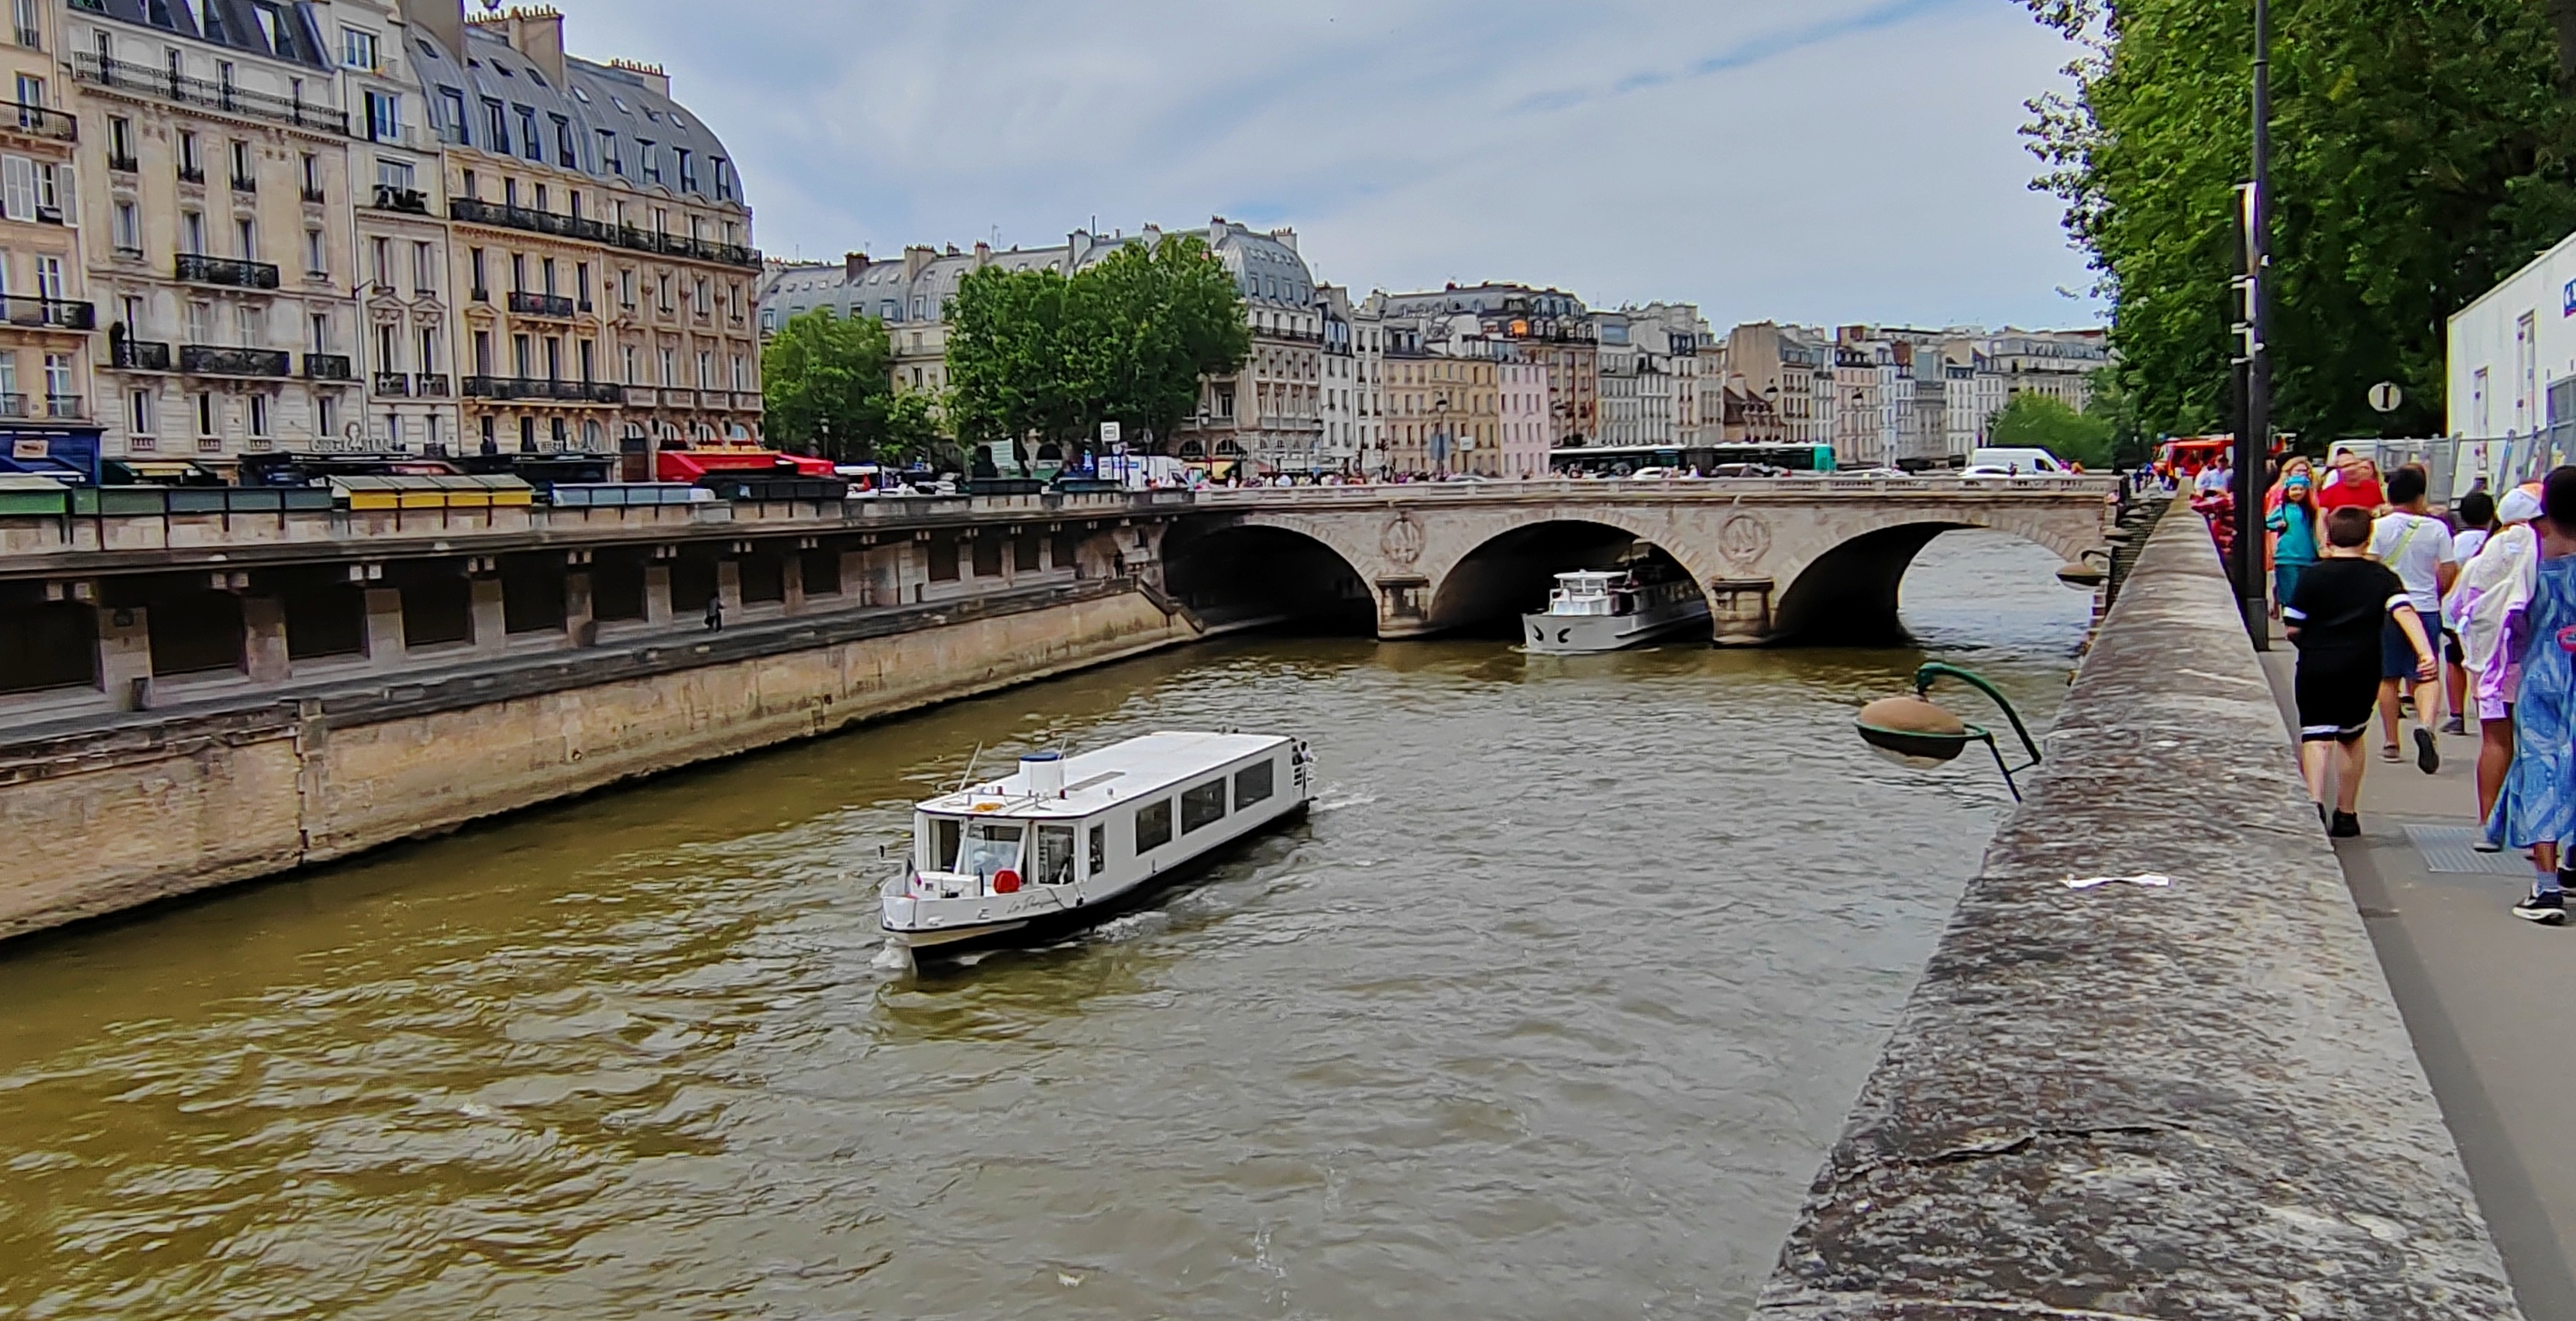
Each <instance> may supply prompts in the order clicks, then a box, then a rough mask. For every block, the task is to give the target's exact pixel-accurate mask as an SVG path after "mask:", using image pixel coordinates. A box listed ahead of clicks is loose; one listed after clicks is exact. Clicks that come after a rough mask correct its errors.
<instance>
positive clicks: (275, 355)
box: [179, 344, 294, 377]
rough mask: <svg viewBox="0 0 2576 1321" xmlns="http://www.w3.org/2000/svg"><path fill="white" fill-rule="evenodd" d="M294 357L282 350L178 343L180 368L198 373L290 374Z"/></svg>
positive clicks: (234, 374)
mask: <svg viewBox="0 0 2576 1321" xmlns="http://www.w3.org/2000/svg"><path fill="white" fill-rule="evenodd" d="M291 356H292V355H290V354H288V353H287V352H286V351H285V350H283V349H236V348H224V347H220V346H217V345H213V344H183V345H180V346H179V370H181V371H183V372H192V373H195V374H197V375H199V376H280V377H282V376H291V375H293V374H294V373H293V372H292V371H291V370H290V368H291V366H292V363H291V362H290V361H289V359H290V357H291Z"/></svg>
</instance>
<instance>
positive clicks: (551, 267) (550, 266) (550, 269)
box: [537, 257, 555, 293]
mask: <svg viewBox="0 0 2576 1321" xmlns="http://www.w3.org/2000/svg"><path fill="white" fill-rule="evenodd" d="M537 275H538V278H539V279H540V280H542V281H544V283H545V291H546V292H547V293H553V292H554V291H555V259H554V258H552V257H548V258H546V259H545V260H544V261H542V262H540V263H538V267H537Z"/></svg>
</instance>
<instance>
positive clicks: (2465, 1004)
mask: <svg viewBox="0 0 2576 1321" xmlns="http://www.w3.org/2000/svg"><path fill="white" fill-rule="evenodd" d="M2295 658H2296V653H2295V652H2293V651H2292V650H2291V649H2290V648H2289V646H2288V644H2286V643H2282V644H2278V645H2277V647H2276V649H2275V650H2273V651H2271V652H2269V653H2267V654H2266V655H2265V656H2264V657H2263V669H2264V672H2265V673H2266V674H2267V675H2268V676H2269V677H2270V678H2271V680H2272V689H2273V693H2274V696H2275V697H2276V699H2277V700H2278V701H2279V702H2280V704H2281V707H2282V710H2283V712H2284V719H2285V722H2286V723H2288V724H2290V725H2292V726H2295V723H2296V722H2295V721H2288V720H2287V713H2288V712H2289V710H2290V677H2291V674H2292V670H2293V667H2294V665H2295ZM2378 737H2379V736H2378V731H2377V729H2376V728H2375V727H2374V729H2373V730H2372V733H2371V735H2370V739H2371V741H2372V742H2373V743H2374V744H2375V743H2376V742H2377V741H2378ZM2441 745H2442V769H2441V771H2440V772H2439V773H2438V774H2435V775H2430V776H2427V775H2424V774H2421V773H2420V772H2418V771H2417V770H2416V769H2415V765H2414V761H2413V758H2412V757H2411V755H2410V756H2409V758H2408V760H2407V761H2405V762H2404V763H2402V764H2390V763H2388V762H2382V761H2377V760H2373V762H2372V763H2371V767H2370V771H2369V773H2368V774H2367V775H2365V776H2363V777H2362V782H2361V826H2362V835H2361V838H2359V839H2345V840H2337V841H2335V843H2334V849H2335V854H2336V857H2337V859H2338V860H2339V861H2341V863H2342V864H2343V874H2344V879H2345V880H2346V881H2347V882H2349V883H2350V885H2351V888H2352V897H2353V902H2354V903H2355V904H2356V905H2357V906H2358V907H2359V909H2360V912H2361V915H2362V918H2363V919H2364V921H2365V922H2366V924H2367V925H2368V927H2369V929H2370V934H2371V939H2372V941H2373V942H2374V943H2375V944H2376V945H2377V946H2378V949H2379V961H2380V965H2381V966H2382V967H2383V968H2385V969H2386V970H2387V973H2388V983H2389V987H2390V989H2391V990H2393V991H2395V992H2396V995H2397V1004H2398V1007H2399V1008H2400V1009H2402V1010H2403V1011H2405V1015H2406V1026H2407V1028H2408V1029H2409V1031H2410V1032H2411V1033H2412V1034H2413V1036H2414V1039H2415V1046H2416V1052H2417V1054H2418V1055H2419V1056H2420V1057H2421V1058H2422V1060H2423V1062H2424V1071H2425V1073H2426V1074H2428V1075H2430V1077H2431V1078H2432V1082H2433V1092H2434V1095H2435V1096H2437V1097H2439V1098H2440V1100H2441V1103H2442V1114H2443V1117H2444V1118H2445V1119H2446V1120H2448V1121H2449V1123H2450V1128H2451V1132H2452V1135H2453V1136H2454V1137H2455V1138H2456V1139H2457V1140H2458V1142H2459V1144H2460V1156H2461V1158H2462V1159H2463V1160H2464V1161H2465V1162H2466V1163H2467V1166H2468V1171H2469V1179H2470V1182H2471V1183H2472V1184H2473V1185H2474V1186H2475V1187H2476V1189H2477V1194H2478V1203H2479V1205H2480V1206H2482V1207H2484V1208H2485V1210H2486V1215H2487V1222H2488V1225H2489V1226H2490V1228H2492V1229H2493V1230H2494V1232H2495V1240H2496V1246H2497V1247H2498V1248H2500V1249H2502V1250H2503V1253H2504V1261H2505V1267H2506V1269H2507V1271H2508V1272H2509V1273H2510V1274H2511V1275H2512V1277H2513V1287H2514V1293H2515V1294H2516V1295H2517V1296H2518V1297H2519V1298H2520V1299H2521V1300H2522V1308H2523V1311H2524V1313H2525V1314H2526V1315H2529V1316H2533V1317H2576V1277H2571V1275H2570V1273H2569V1267H2568V1261H2569V1259H2570V1255H2571V1253H2572V1252H2576V1124H2571V1123H2569V1122H2568V1117H2567V1115H2568V1103H2569V1099H2570V1098H2571V1097H2576V1061H2571V1060H2570V1059H2569V1058H2568V1055H2567V1052H2566V1051H2564V1050H2562V1049H2559V1048H2557V1047H2556V1045H2555V1044H2554V1043H2555V1038H2556V1035H2557V1033H2556V1029H2555V1027H2554V1026H2553V1025H2554V1024H2555V1022H2556V1019H2557V1013H2558V1011H2559V1009H2560V1008H2561V1007H2563V1006H2566V1005H2570V1004H2576V929H2570V928H2560V929H2556V930H2551V929H2547V928H2539V927H2533V926H2531V925H2529V924H2528V923H2524V922H2520V921H2516V920H2515V919H2514V918H2512V917H2511V916H2510V915H2508V914H2507V913H2506V912H2505V909H2506V908H2507V907H2509V906H2510V905H2511V904H2512V903H2513V901H2514V900H2516V899H2518V898H2520V897H2521V896H2522V893H2523V891H2524V890H2525V889H2526V888H2528V886H2529V884H2530V880H2531V872H2530V864H2529V862H2527V861H2526V860H2525V859H2524V858H2523V856H2522V855H2521V854H2520V853H2515V852H2508V853H2474V852H2471V851H2470V850H2469V847H2468V841H2469V839H2470V837H2471V831H2473V830H2474V829H2475V827H2476V818H2477V785H2476V780H2475V778H2474V776H2473V773H2472V767H2473V765H2474V760H2475V758H2476V756H2477V748H2478V741H2477V739H2476V738H2474V737H2461V736H2457V735H2446V736H2444V737H2443V739H2442V741H2441Z"/></svg>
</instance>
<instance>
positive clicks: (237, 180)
mask: <svg viewBox="0 0 2576 1321" xmlns="http://www.w3.org/2000/svg"><path fill="white" fill-rule="evenodd" d="M258 178H259V176H258V173H257V171H256V170H255V169H254V168H253V167H252V165H251V159H250V144H249V143H247V142H242V141H240V140H238V139H236V140H235V141H234V143H233V187H235V188H240V189H243V190H245V191H247V190H249V189H251V188H254V187H256V186H257V184H258Z"/></svg>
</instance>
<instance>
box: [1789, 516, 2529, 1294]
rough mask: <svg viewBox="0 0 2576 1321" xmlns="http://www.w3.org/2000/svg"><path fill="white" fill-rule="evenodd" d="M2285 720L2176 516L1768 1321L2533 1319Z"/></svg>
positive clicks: (2212, 566) (1879, 1086)
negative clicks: (2348, 885) (2524, 1315)
mask: <svg viewBox="0 0 2576 1321" xmlns="http://www.w3.org/2000/svg"><path fill="white" fill-rule="evenodd" d="M2287 743H2288V740H2287V735H2286V731H2285V730H2284V729H2283V727H2282V722H2281V717H2280V714H2279V711H2278V709H2277V708H2276V707H2275V705H2274V703H2273V699H2272V695H2271V692H2270V689H2269V687H2268V686H2267V685H2266V683H2265V681H2264V677H2263V674H2262V672H2261V670H2260V668H2259V667H2258V664H2257V661H2256V658H2255V656H2254V653H2253V650H2252V648H2251V647H2250V645H2248V643H2247V641H2246V638H2245V635H2244V631H2243V628H2242V626H2241V625H2240V624H2239V622H2238V616H2237V613H2236V607H2235V603H2234V602H2233V600H2231V599H2230V596H2229V594H2228V589H2227V584H2226V582H2225V581H2224V579H2223V578H2222V576H2221V574H2220V571H2219V568H2218V564H2217V561H2216V557H2215V556H2214V555H2213V554H2212V552H2211V548H2210V542H2209V538H2208V534H2207V532H2206V531H2205V530H2204V529H2203V527H2202V524H2201V520H2200V519H2199V518H2198V517H2197V516H2196V515H2193V514H2191V513H2190V512H2189V511H2187V510H2181V511H2178V512H2175V513H2173V514H2171V515H2170V516H2169V517H2167V518H2166V519H2164V520H2163V522H2162V523H2161V524H2160V526H2159V527H2158V530H2157V531H2156V532H2155V533H2154V535H2153V536H2152V537H2151V538H2150V540H2149V543H2148V545H2147V547H2146V549H2145V551H2144V553H2143V554H2142V555H2141V556H2140V558H2139V560H2138V563H2137V566H2136V569H2135V571H2134V574H2133V576H2131V577H2130V578H2129V579H2128V580H2127V582H2126V584H2125V585H2124V588H2123V591H2122V594H2121V596H2120V599H2119V603H2118V605H2117V607H2116V608H2115V609H2114V610H2113V611H2112V612H2111V614H2110V616H2109V617H2108V619H2107V620H2106V621H2105V622H2104V625H2103V627H2102V629H2101V631H2100V634H2099V636H2098V637H2097V639H2096V640H2095V642H2094V644H2093V648H2092V651H2091V653H2090V655H2089V656H2088V658H2087V660H2086V662H2085V665H2084V668H2083V671H2082V673H2081V675H2080V676H2079V677H2078V679H2077V680H2076V684H2075V687H2074V690H2073V691H2072V692H2071V693H2070V694H2069V695H2068V698H2067V701H2066V703H2065V705H2064V707H2063V708H2062V710H2061V712H2060V714H2059V717H2058V723H2057V727H2056V729H2055V731H2054V732H2053V733H2052V734H2051V735H2050V737H2049V740H2048V756H2049V760H2048V763H2047V766H2046V767H2045V769H2044V771H2043V772H2042V773H2041V774H2040V775H2039V776H2038V777H2037V779H2036V780H2035V782H2034V783H2033V784H2032V786H2031V793H2030V797H2029V800H2028V801H2027V802H2026V803H2024V804H2023V805H2022V806H2021V807H2020V808H2018V809H2017V810H2015V811H2014V812H2013V813H2012V814H2011V815H2010V816H2009V817H2008V818H2007V819H2006V820H2005V821H2004V823H2003V825H2002V827H2001V829H2000V830H1999V831H1998V832H1997V834H1996V837H1995V841H1994V844H1993V846H1992V848H1991V849H1990V850H1989V852H1988V853H1987V856H1986V862H1985V867H1984V870H1983V871H1982V873H1981V874H1980V875H1979V876H1978V877H1977V879H1976V880H1975V881H1974V882H1973V883H1971V885H1970V886H1969V888H1968V891H1967V893H1966V895H1965V897H1964V898H1963V899H1962V900H1961V901H1960V905H1959V909H1958V911H1957V913H1956V915H1955V916H1954V917H1953V918H1952V920H1951V923H1950V926H1949V929H1948V930H1947V932H1945V933H1944V935H1943V937H1942V940H1941V943H1940V946H1939V948H1938V949H1937V951H1936V952H1935V953H1934V955H1933V957H1932V960H1931V963H1930V965H1929V967H1928V968H1927V969H1926V971H1925V973H1924V976H1923V980H1922V982H1921V984H1920V985H1919V986H1918V987H1917V988H1916V990H1915V992H1914V994H1913V996H1912V998H1911V1000H1910V1001H1909V1002H1908V1004H1907V1006H1906V1009H1905V1012H1904V1014H1903V1017H1902V1018H1901V1020H1900V1021H1899V1023H1898V1025H1897V1027H1896V1030H1895V1032H1894V1034H1893V1036H1892V1038H1891V1039H1890V1041H1889V1043H1888V1045H1887V1048H1886V1051H1885V1053H1884V1055H1883V1056H1882V1057H1881V1059H1880V1060H1879V1062H1878V1065H1877V1067H1876V1069H1875V1070H1874V1071H1873V1072H1872V1074H1871V1075H1870V1077H1869V1080H1868V1081H1867V1083H1866V1084H1865V1085H1864V1086H1863V1089H1862V1092H1861V1096H1860V1099H1859V1102H1858V1103H1857V1105H1856V1107H1855V1108H1854V1110H1853V1112H1852V1114H1851V1116H1850V1118H1849V1120H1848V1121H1847V1124H1846V1127H1845V1129H1844V1132H1843V1135H1842V1138H1841V1140H1840V1141H1839V1142H1838V1143H1837V1144H1836V1145H1835V1147H1834V1150H1833V1153H1832V1155H1831V1156H1830V1157H1829V1158H1828V1160H1827V1162H1826V1164H1825V1167H1824V1169H1823V1171H1822V1172H1821V1173H1820V1174H1819V1175H1818V1177H1817V1180H1816V1183H1815V1185H1814V1188H1813V1189H1812V1191H1811V1192H1810V1195H1809V1199H1808V1201H1807V1204H1806V1206H1805V1208H1804V1210H1803V1211H1802V1213H1801V1215H1800V1217H1799V1221H1798V1224H1797V1226H1796V1228H1795V1229H1794V1230H1793V1231H1792V1232H1791V1234H1790V1236H1789V1238H1788V1241H1787V1243H1786V1245H1785V1246H1784V1247H1783V1249H1782V1251H1781V1255H1780V1260H1779V1264H1778V1267H1777V1269H1776V1272H1775V1273H1774V1275H1773V1276H1772V1279H1771V1281H1770V1283H1769V1285H1768V1287H1766V1288H1765V1290H1764V1291H1763V1294H1762V1298H1761V1302H1760V1304H1759V1306H1758V1307H1757V1308H1756V1310H1755V1313H1754V1315H1755V1317H1756V1318H1759V1319H1761V1321H1825V1319H1827V1318H1832V1319H1833V1321H1860V1319H1862V1318H1871V1319H1874V1321H1876V1319H1884V1321H1895V1319H1896V1318H1904V1319H1905V1321H1970V1319H1971V1318H1974V1319H1975V1321H2008V1319H2012V1318H2029V1319H2031V1321H2036V1319H2037V1318H2043V1317H2045V1318H2054V1319H2057V1321H2064V1319H2066V1318H2077V1317H2082V1318H2094V1319H2095V1321H2133V1319H2136V1318H2148V1317H2155V1318H2171V1319H2172V1321H2257V1319H2258V1318H2259V1319H2260V1321H2279V1319H2280V1318H2288V1317H2305V1318H2309V1319H2310V1321H2318V1319H2320V1318H2327V1317H2336V1318H2356V1319H2357V1318H2380V1317H2386V1318H2400V1317H2404V1318H2414V1317H2443V1318H2513V1317H2519V1316H2520V1315H2521V1312H2520V1310H2519V1309H2518V1308H2517V1306H2516V1304H2515V1301H2514V1297H2513V1293H2512V1290H2511V1288H2510V1286H2509V1284H2508V1282H2507V1280H2506V1277H2505V1272H2504V1267H2503V1264H2502V1261H2501V1260H2500V1258H2499V1257H2498V1255H2497V1252H2496V1249H2495V1246H2494V1244H2493V1242H2492V1241H2491V1240H2490V1238H2489V1236H2488V1232H2487V1226H2486V1222H2485V1219H2484V1218H2483V1216H2482V1215H2481V1213H2480V1211H2479V1208H2478V1205H2477V1202H2476V1200H2475V1197H2474V1196H2473V1194H2472V1192H2471V1189H2470V1186H2469V1182H2468V1178H2467V1175H2466V1174H2465V1173H2464V1172H2463V1169H2462V1166H2461V1163H2460V1158H2459V1154H2458V1151H2457V1149H2456V1148H2455V1147H2454V1145H2453V1143H2452V1139H2451V1134H2450V1131H2449V1130H2448V1129H2447V1128H2446V1127H2445V1126H2444V1124H2443V1120H2442V1114H2441V1111H2440V1109H2439V1108H2438V1106H2437V1105H2436V1103H2435V1101H2434V1097H2433V1093H2432V1088H2431V1086H2430V1085H2429V1084H2428V1083H2427V1081H2426V1079H2425V1076H2424V1071H2423V1069H2422V1068H2421V1066H2420V1065H2419V1064H2418V1063H2417V1060H2416V1057H2415V1052H2414V1048H2413V1046H2412V1044H2411V1042H2410V1041H2409V1038H2408V1036H2407V1032H2406V1025H2405V1023H2404V1022H2403V1021H2402V1020H2401V1019H2400V1017H2399V1015H2398V1010H2397V1006H2396V1004H2395V1002H2394V1000H2393V999H2392V998H2391V996H2390V994H2389V989H2388V985H2387V982H2386V979H2385V978H2384V976H2383V975H2382V973H2381V971H2380V966H2379V962H2378V958H2377V956H2376V954H2375V953H2374V951H2373V949H2372V945H2371V941H2370V937H2369V935H2368V934H2367V933H2366V932H2365V931H2364V929H2363V926H2362V919H2361V916H2360V914H2359V913H2358V912H2357V911H2356V909H2355V908H2354V905H2353V902H2352V899H2351V896H2350V895H2349V893H2348V892H2347V891H2346V889H2345V887H2344V882H2343V876H2342V872H2341V870H2340V868H2339V867H2338V866H2337V864H2336V861H2335V856H2334V854H2333V852H2332V851H2331V850H2330V849H2328V847H2327V845H2326V841H2325V838H2324V835H2323V832H2322V831H2321V830H2320V829H2319V827H2318V823H2317V818H2316V812H2315V810H2314V808H2313V807H2312V806H2311V804H2310V803H2309V801H2308V798H2307V794H2306V791H2305V790H2304V789H2303V788H2302V787H2301V785H2300V783H2299V779H2298V775H2297V771H2296V768H2295V766H2294V765H2293V764H2292V762H2291V759H2290V758H2289V756H2288V755H2287V753H2286V751H2285V749H2286V747H2287ZM2148 874H2153V875H2160V876H2164V877H2168V878H2170V882H2171V883H2170V884H2169V885H2163V886H2154V885H2141V884H2133V883H2130V882H2127V881H2123V880H2113V881H2110V882H2108V883H2104V884H2098V885H2091V886H2089V887H2085V888H2077V887H2075V886H2073V885H2070V884H2069V882H2070V881H2083V880H2089V879H2091V878H2097V877H2131V876H2140V875H2148ZM2497 920H2498V921H2503V920H2505V919H2504V917H2503V916H2502V915H2501V914H2499V915H2498V917H2497Z"/></svg>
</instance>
